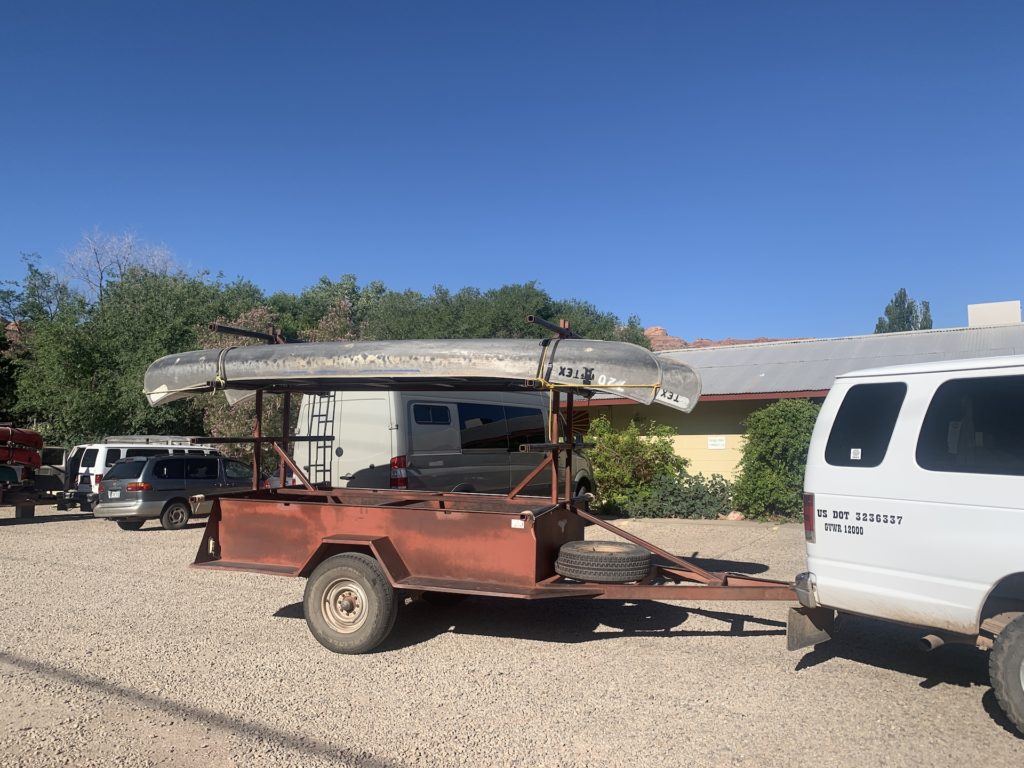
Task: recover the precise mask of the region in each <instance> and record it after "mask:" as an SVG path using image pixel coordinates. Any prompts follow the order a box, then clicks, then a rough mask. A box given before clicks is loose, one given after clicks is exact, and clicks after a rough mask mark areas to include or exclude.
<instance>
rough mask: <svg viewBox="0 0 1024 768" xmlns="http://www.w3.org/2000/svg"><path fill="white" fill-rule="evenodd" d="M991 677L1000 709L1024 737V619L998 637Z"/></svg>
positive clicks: (993, 653) (989, 664)
mask: <svg viewBox="0 0 1024 768" xmlns="http://www.w3.org/2000/svg"><path fill="white" fill-rule="evenodd" d="M988 674H989V677H990V678H991V680H992V691H993V692H994V693H995V695H996V700H997V701H998V702H999V706H1000V707H1002V709H1003V712H1005V713H1006V716H1007V717H1008V718H1010V720H1011V722H1013V724H1014V725H1015V726H1017V730H1018V731H1020V732H1021V733H1022V734H1024V616H1018V617H1017V618H1016V619H1014V620H1013V621H1011V622H1010V623H1009V624H1008V625H1007V626H1006V629H1004V630H1003V631H1002V632H1000V633H999V634H998V635H996V639H995V641H994V643H993V646H992V655H991V656H990V657H989V660H988Z"/></svg>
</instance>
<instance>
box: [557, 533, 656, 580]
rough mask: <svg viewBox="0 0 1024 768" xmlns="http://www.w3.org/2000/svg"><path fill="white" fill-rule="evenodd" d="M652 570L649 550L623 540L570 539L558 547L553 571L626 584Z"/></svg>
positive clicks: (570, 575) (577, 578)
mask: <svg viewBox="0 0 1024 768" xmlns="http://www.w3.org/2000/svg"><path fill="white" fill-rule="evenodd" d="M650 570H651V553H650V552H648V551H647V550H646V549H644V548H642V547H638V546H636V545H635V544H629V543H627V542H624V541H570V542H568V543H566V544H563V545H562V546H561V548H560V549H559V550H558V559H557V560H556V561H555V573H557V574H559V575H560V576H565V577H566V578H567V579H576V580H578V581H598V582H602V583H605V584H625V583H628V582H631V581H640V579H642V578H644V577H645V576H647V574H648V573H650Z"/></svg>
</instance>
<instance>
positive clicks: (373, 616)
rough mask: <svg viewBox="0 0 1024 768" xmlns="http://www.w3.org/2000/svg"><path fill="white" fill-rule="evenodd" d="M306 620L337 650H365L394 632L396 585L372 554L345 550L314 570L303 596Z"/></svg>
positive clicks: (317, 635)
mask: <svg viewBox="0 0 1024 768" xmlns="http://www.w3.org/2000/svg"><path fill="white" fill-rule="evenodd" d="M302 607H303V610H304V611H305V614H306V625H307V626H308V627H309V631H310V632H311V633H312V635H313V637H315V638H316V640H317V642H318V643H320V645H322V646H323V647H324V648H326V649H327V650H329V651H334V652H335V653H366V652H367V651H371V650H373V649H374V648H376V647H377V646H378V645H380V643H381V642H383V641H384V638H386V637H387V636H388V634H390V632H391V628H392V627H393V626H394V625H395V617H396V616H397V615H398V600H397V598H396V596H395V590H394V589H393V588H392V586H391V585H390V584H389V583H388V579H387V576H386V575H385V574H384V570H383V569H382V568H381V567H380V564H379V563H378V562H377V561H376V560H374V559H373V558H372V557H369V556H367V555H364V554H361V553H358V552H346V553H344V554H341V555H335V556H334V557H329V558H327V559H326V560H324V561H323V562H322V563H320V565H318V566H317V567H316V568H315V569H314V570H313V572H312V573H311V574H310V575H309V579H308V580H307V581H306V591H305V594H304V595H303V597H302Z"/></svg>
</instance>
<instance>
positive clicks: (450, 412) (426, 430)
mask: <svg viewBox="0 0 1024 768" xmlns="http://www.w3.org/2000/svg"><path fill="white" fill-rule="evenodd" d="M548 411H549V407H548V396H547V395H546V394H545V393H542V392H523V393H511V392H459V393H451V394H448V393H438V392H396V391H381V392H353V391H341V392H330V393H327V394H324V395H304V396H303V398H302V403H301V404H300V406H299V413H298V423H297V425H296V428H295V434H297V435H303V436H317V435H333V436H334V440H333V441H331V442H328V441H324V442H304V443H296V444H295V446H294V449H293V456H294V458H295V463H296V464H297V465H298V466H299V467H300V468H301V469H302V470H303V472H305V473H306V474H307V475H308V477H309V479H310V481H311V482H313V483H314V484H317V485H321V486H330V487H334V488H344V487H353V488H409V489H410V490H427V491H444V492H448V491H458V492H466V493H508V491H509V490H510V489H511V488H513V487H515V486H516V485H518V484H519V482H520V481H521V480H522V479H523V478H524V477H526V475H527V474H529V472H530V470H531V469H533V468H534V467H536V466H537V464H539V463H540V462H541V461H542V460H543V458H544V456H543V455H541V454H537V453H523V452H521V451H520V450H519V446H520V445H521V444H523V443H545V442H547V440H548V439H547V418H548ZM550 487H551V486H550V476H549V475H548V474H547V473H545V472H542V473H540V476H538V477H537V478H536V479H535V481H534V482H532V483H531V484H530V485H528V486H527V487H526V489H524V491H523V493H526V494H532V495H546V494H548V493H549V492H550ZM573 489H574V491H575V492H576V494H577V495H578V494H580V493H585V492H589V491H592V490H594V480H593V477H592V474H591V469H590V463H589V462H588V461H587V460H586V459H585V458H584V457H582V456H580V455H579V454H574V455H573Z"/></svg>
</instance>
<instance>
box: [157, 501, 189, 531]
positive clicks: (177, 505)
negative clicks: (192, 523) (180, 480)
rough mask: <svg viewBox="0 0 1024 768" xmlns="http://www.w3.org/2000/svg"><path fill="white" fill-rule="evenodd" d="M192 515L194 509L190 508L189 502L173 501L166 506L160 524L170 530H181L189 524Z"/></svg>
mask: <svg viewBox="0 0 1024 768" xmlns="http://www.w3.org/2000/svg"><path fill="white" fill-rule="evenodd" d="M190 517H192V510H190V509H189V508H188V504H186V503H185V502H183V501H172V502H170V503H169V504H168V505H167V506H166V507H164V511H163V514H161V515H160V525H162V526H163V527H164V528H165V529H167V530H168V531H180V530H181V529H182V528H184V527H185V526H186V525H187V524H188V519H189V518H190Z"/></svg>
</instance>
